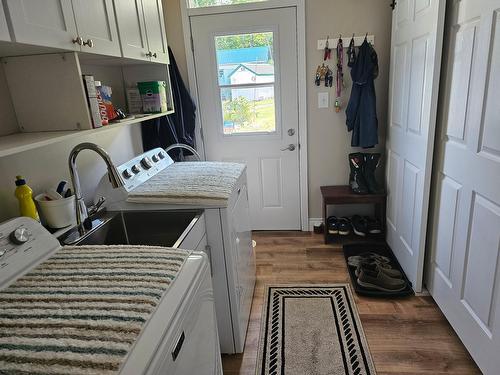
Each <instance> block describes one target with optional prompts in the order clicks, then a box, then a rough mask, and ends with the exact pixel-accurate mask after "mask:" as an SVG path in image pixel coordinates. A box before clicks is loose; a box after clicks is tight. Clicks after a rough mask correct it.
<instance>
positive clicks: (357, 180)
mask: <svg viewBox="0 0 500 375" xmlns="http://www.w3.org/2000/svg"><path fill="white" fill-rule="evenodd" d="M364 163H365V158H364V155H363V154H362V153H360V152H356V153H353V154H349V167H350V168H351V172H350V174H349V185H350V186H351V190H352V191H353V192H354V193H356V194H368V193H369V191H368V185H367V184H366V180H365V177H364V175H363V166H364Z"/></svg>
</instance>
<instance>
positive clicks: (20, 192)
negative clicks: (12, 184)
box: [14, 176, 40, 221]
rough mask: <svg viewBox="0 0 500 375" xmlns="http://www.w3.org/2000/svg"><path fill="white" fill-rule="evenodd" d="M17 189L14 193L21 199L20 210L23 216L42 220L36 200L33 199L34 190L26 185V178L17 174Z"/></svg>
mask: <svg viewBox="0 0 500 375" xmlns="http://www.w3.org/2000/svg"><path fill="white" fill-rule="evenodd" d="M16 186H17V187H16V191H15V192H14V195H15V196H16V198H17V199H18V200H19V211H20V214H21V216H27V217H31V218H32V219H35V220H37V221H40V217H39V216H38V211H37V210H36V206H35V202H34V201H33V190H31V188H30V187H29V186H28V185H26V180H25V179H24V178H23V177H22V176H16Z"/></svg>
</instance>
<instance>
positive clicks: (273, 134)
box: [190, 8, 301, 230]
mask: <svg viewBox="0 0 500 375" xmlns="http://www.w3.org/2000/svg"><path fill="white" fill-rule="evenodd" d="M190 21H191V30H192V36H193V42H194V43H193V44H194V57H195V66H196V77H197V85H198V97H199V106H200V115H201V126H202V130H203V133H202V134H203V140H204V146H205V153H206V156H207V159H208V160H219V161H236V162H242V163H245V164H246V165H247V176H248V193H249V200H250V216H251V220H252V229H261V230H262V229H263V230H281V229H292V230H293V229H300V228H301V226H300V224H301V223H300V189H299V152H298V149H299V145H298V97H297V37H296V33H297V27H296V9H295V8H279V9H267V10H253V11H245V12H235V13H223V14H214V15H203V16H192V17H190Z"/></svg>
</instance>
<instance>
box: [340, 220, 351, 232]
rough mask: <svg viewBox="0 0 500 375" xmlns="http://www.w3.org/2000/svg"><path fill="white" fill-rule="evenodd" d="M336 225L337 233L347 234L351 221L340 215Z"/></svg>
mask: <svg viewBox="0 0 500 375" xmlns="http://www.w3.org/2000/svg"><path fill="white" fill-rule="evenodd" d="M338 225H339V234H340V235H341V236H347V235H349V234H351V222H350V220H349V219H348V218H346V217H341V218H340V219H339V220H338Z"/></svg>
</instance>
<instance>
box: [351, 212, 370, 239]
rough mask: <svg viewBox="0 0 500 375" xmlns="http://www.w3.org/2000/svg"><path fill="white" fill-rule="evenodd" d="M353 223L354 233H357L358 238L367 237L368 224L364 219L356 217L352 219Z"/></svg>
mask: <svg viewBox="0 0 500 375" xmlns="http://www.w3.org/2000/svg"><path fill="white" fill-rule="evenodd" d="M351 223H352V230H353V231H354V233H356V234H357V235H358V236H361V237H366V234H367V233H368V222H367V221H366V219H365V218H364V217H361V216H359V215H354V216H353V217H352V218H351Z"/></svg>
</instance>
